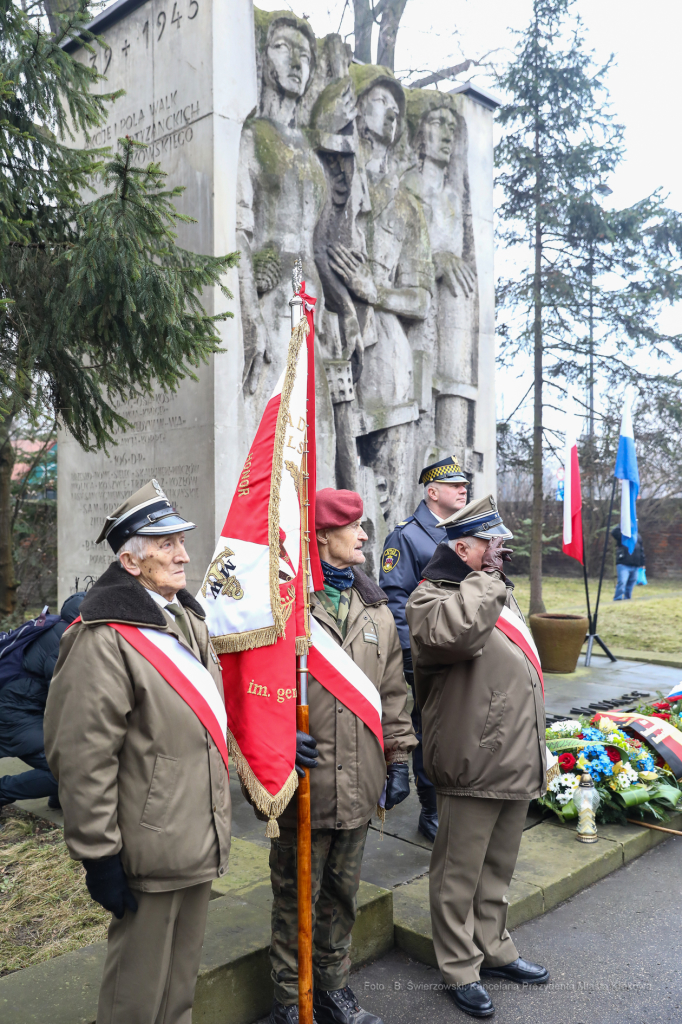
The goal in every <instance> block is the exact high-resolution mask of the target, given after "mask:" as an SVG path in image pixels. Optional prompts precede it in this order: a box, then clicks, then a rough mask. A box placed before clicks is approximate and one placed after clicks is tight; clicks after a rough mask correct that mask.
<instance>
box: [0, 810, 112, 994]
mask: <svg viewBox="0 0 682 1024" xmlns="http://www.w3.org/2000/svg"><path fill="white" fill-rule="evenodd" d="M110 919H111V915H110V914H109V913H107V911H106V910H104V909H103V908H102V907H100V906H99V904H97V903H94V902H93V901H92V900H91V899H90V895H89V893H88V890H87V889H86V888H85V876H84V873H83V868H82V867H81V865H80V864H79V863H77V862H76V861H73V860H71V859H70V858H69V854H68V852H67V849H66V844H65V843H64V833H63V831H62V829H61V828H59V827H58V826H57V825H53V824H51V823H50V822H48V821H43V820H42V819H41V818H36V817H34V816H33V815H32V814H25V813H22V812H21V811H19V810H15V809H14V808H12V807H11V806H10V807H5V808H3V809H2V811H0V977H2V976H3V975H5V974H11V973H12V971H18V970H20V969H21V968H22V967H32V966H33V965H34V964H39V963H42V961H43V960H49V959H50V958H51V957H53V956H59V955H60V954H61V953H68V952H69V951H70V950H72V949H80V948H81V947H82V946H87V945H88V944H89V943H91V942H99V940H100V939H104V938H106V934H107V926H108V923H109V920H110Z"/></svg>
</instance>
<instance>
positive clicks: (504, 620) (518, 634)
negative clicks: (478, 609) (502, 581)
mask: <svg viewBox="0 0 682 1024" xmlns="http://www.w3.org/2000/svg"><path fill="white" fill-rule="evenodd" d="M495 625H496V626H497V628H498V629H499V630H501V632H502V633H504V635H505V636H506V637H507V638H508V639H509V640H511V642H512V643H513V644H516V646H517V647H520V648H521V650H522V651H523V653H524V654H525V655H526V657H527V658H528V660H529V662H530V663H531V665H532V666H533V668H534V669H535V671H536V672H537V674H538V675H539V676H540V685H541V686H542V696H543V697H544V695H545V681H544V679H543V678H542V667H541V665H540V655H539V654H538V649H537V647H536V646H535V641H534V640H533V634H532V633H531V631H530V630H529V629H528V626H527V625H526V623H525V622H524V621H523V619H521V618H519V616H518V615H514V612H513V611H511V610H510V609H509V608H507V607H506V606H505V607H504V608H503V609H502V611H501V612H500V617H499V619H498V620H497V622H496V623H495Z"/></svg>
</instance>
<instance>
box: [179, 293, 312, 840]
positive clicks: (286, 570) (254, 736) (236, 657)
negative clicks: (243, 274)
mask: <svg viewBox="0 0 682 1024" xmlns="http://www.w3.org/2000/svg"><path fill="white" fill-rule="evenodd" d="M300 294H301V297H302V298H303V302H304V311H305V317H304V318H303V319H302V320H301V321H300V323H299V325H298V326H297V327H296V328H295V330H293V331H292V334H291V341H290V343H289V350H288V353H287V362H286V366H285V369H284V371H283V373H282V376H281V377H280V379H279V381H278V382H277V385H276V387H275V389H274V391H273V393H272V395H271V397H270V399H269V401H268V403H267V405H266V407H265V410H264V412H263V417H262V419H261V422H260V425H259V427H258V430H257V431H256V436H255V438H254V441H253V444H252V445H251V449H250V451H249V454H248V456H247V458H246V461H245V463H244V467H243V469H242V473H241V476H240V478H239V482H238V484H237V489H236V491H235V494H234V497H233V499H232V503H231V505H230V510H229V512H228V514H227V518H226V520H225V525H224V527H223V530H222V533H221V536H220V538H219V540H218V543H217V545H216V549H215V553H214V556H213V560H212V562H211V564H210V566H209V567H208V569H207V571H206V575H205V577H204V582H203V585H202V587H201V590H200V592H199V594H197V600H198V601H199V602H200V603H201V605H202V606H203V608H204V609H205V611H206V621H207V624H208V628H209V632H210V634H211V637H212V639H213V645H214V647H215V649H216V651H217V652H218V656H219V658H220V662H221V666H222V670H223V687H224V691H225V704H226V707H227V719H228V730H227V740H228V747H229V751H230V754H231V756H232V758H233V760H234V761H235V764H236V767H237V770H238V772H239V775H240V778H241V780H242V782H243V783H244V785H245V787H246V789H247V790H248V793H249V795H250V797H251V799H252V800H253V802H254V804H255V806H256V807H257V808H258V809H259V810H260V811H262V812H263V813H264V814H267V815H268V817H269V818H270V819H271V820H270V824H269V826H268V832H267V834H268V835H271V836H273V835H277V834H278V829H277V825H276V822H275V821H274V820H273V819H275V818H277V817H279V815H280V814H281V813H282V811H283V810H284V808H285V807H286V805H287V803H288V802H289V800H290V799H291V797H292V796H293V794H294V792H295V789H296V784H297V778H298V777H297V775H296V772H295V769H294V761H295V757H296V653H297V649H298V651H299V653H302V652H304V651H306V650H307V648H308V643H309V635H308V628H309V627H308V624H307V623H306V622H305V619H304V615H303V604H304V602H303V593H304V587H305V586H308V587H310V588H311V589H321V588H322V586H323V581H322V569H321V566H320V561H319V555H318V553H317V547H316V545H315V543H314V541H315V533H314V529H313V524H314V521H315V489H316V483H315V351H314V346H315V340H314V324H313V309H314V305H315V299H313V298H311V297H310V296H308V295H306V294H305V285H302V286H301V291H300ZM306 451H307V466H308V502H309V504H308V506H307V518H308V523H309V526H310V528H309V531H308V532H309V535H310V541H311V544H310V564H309V567H306V566H304V565H302V558H301V522H302V519H301V500H300V494H301V484H302V472H303V468H304V454H305V453H306ZM306 568H309V572H310V578H309V579H308V577H307V575H306Z"/></svg>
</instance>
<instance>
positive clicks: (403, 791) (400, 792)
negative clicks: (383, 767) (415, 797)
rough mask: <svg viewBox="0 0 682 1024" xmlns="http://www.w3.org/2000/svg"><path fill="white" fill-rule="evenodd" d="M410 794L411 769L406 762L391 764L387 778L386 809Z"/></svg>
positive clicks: (399, 802)
mask: <svg viewBox="0 0 682 1024" xmlns="http://www.w3.org/2000/svg"><path fill="white" fill-rule="evenodd" d="M409 795H410V769H409V766H408V765H406V764H389V766H388V769H387V779H386V804H385V806H386V810H387V811H390V809H391V807H395V805H396V804H401V803H402V802H403V800H405V799H406V798H407V797H408V796H409Z"/></svg>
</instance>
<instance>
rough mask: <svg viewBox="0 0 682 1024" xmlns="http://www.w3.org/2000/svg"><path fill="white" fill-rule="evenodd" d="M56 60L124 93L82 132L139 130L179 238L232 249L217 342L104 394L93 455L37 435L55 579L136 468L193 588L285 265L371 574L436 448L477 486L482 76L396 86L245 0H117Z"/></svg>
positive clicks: (483, 329)
mask: <svg viewBox="0 0 682 1024" xmlns="http://www.w3.org/2000/svg"><path fill="white" fill-rule="evenodd" d="M93 30H94V31H96V32H97V33H98V35H100V36H101V37H102V38H103V40H104V46H103V47H97V48H96V51H97V52H96V54H95V55H92V54H89V53H88V52H87V51H86V50H85V49H84V48H83V47H82V46H80V44H79V43H78V41H77V40H74V41H72V42H70V43H69V44H67V45H68V47H69V48H70V49H71V50H72V52H74V54H75V55H76V57H77V59H79V60H83V61H86V60H87V61H89V62H93V63H95V64H96V66H97V68H98V69H99V70H101V71H102V72H103V73H104V74H105V75H106V81H105V82H103V83H102V84H101V86H102V91H103V92H104V91H114V90H118V89H123V90H125V94H124V95H122V96H121V97H120V98H119V99H118V100H117V101H116V102H115V103H114V104H113V105H112V107H111V110H110V116H109V120H108V122H107V124H106V125H105V126H104V127H103V128H102V129H100V130H99V131H98V132H97V133H96V134H95V135H94V136H93V137H92V138H91V139H89V140H81V141H82V142H86V144H88V145H91V146H101V145H110V146H114V147H115V146H116V145H117V139H118V138H119V137H121V136H122V135H129V136H131V137H133V138H135V139H137V140H138V141H140V142H143V143H145V145H146V146H147V149H146V150H141V151H140V153H139V156H138V159H139V160H140V161H141V162H142V161H146V160H150V159H153V160H156V161H158V162H160V163H161V166H162V168H163V170H165V171H166V172H167V173H168V180H169V184H170V185H178V184H179V185H183V186H185V192H184V194H183V196H182V197H181V199H180V201H179V202H178V208H179V210H180V211H181V212H182V213H186V214H189V215H190V216H191V217H192V218H194V222H193V223H185V224H183V225H182V227H181V233H180V237H179V241H180V243H181V244H182V245H185V246H186V247H187V248H189V249H192V250H194V251H196V252H207V253H213V254H222V253H225V252H230V251H233V250H235V249H239V250H240V251H241V261H240V265H239V269H238V272H237V271H233V272H231V274H230V276H229V278H228V281H227V283H228V286H229V287H230V289H231V291H232V292H233V294H234V299H233V300H232V301H226V300H225V299H224V298H223V297H222V295H215V294H207V295H206V296H205V304H206V308H207V309H208V311H209V312H219V311H221V310H224V309H225V308H226V306H227V308H230V309H231V310H232V311H233V312H234V319H232V320H228V321H225V322H224V324H223V325H222V326H221V328H220V331H221V336H222V339H223V347H224V349H225V352H224V354H221V355H219V356H216V357H214V359H213V360H212V362H211V364H210V366H207V367H204V368H202V370H201V371H200V374H199V378H200V379H199V381H198V382H191V381H188V382H185V383H183V385H182V386H181V388H180V389H179V391H178V393H177V394H176V395H164V394H162V393H159V394H157V395H156V396H155V397H154V398H153V399H152V400H143V401H140V402H138V403H128V404H124V405H122V406H120V407H119V411H120V412H122V413H123V414H124V415H125V416H126V417H127V418H128V419H129V420H130V421H131V422H132V424H133V428H132V430H130V431H129V432H128V433H125V434H121V435H119V436H118V437H117V440H118V444H117V445H115V446H111V448H110V449H109V451H108V453H88V454H86V453H84V452H82V451H81V449H80V448H79V447H78V445H77V444H76V443H75V441H73V440H72V439H71V438H70V437H69V436H68V435H66V434H64V433H62V434H61V436H60V442H59V506H58V507H59V581H60V595H61V596H62V597H63V596H64V595H66V594H67V593H68V592H69V591H70V590H71V589H73V585H74V579H75V577H79V578H80V579H81V585H82V580H83V579H84V577H86V576H88V575H92V576H98V575H99V574H100V573H101V572H102V571H103V569H104V568H105V567H106V565H107V564H108V563H109V561H110V559H111V556H110V552H109V551H108V549H105V548H104V547H103V546H99V547H98V546H97V545H95V543H94V537H95V536H96V535H97V533H98V531H99V527H100V524H101V520H102V519H103V517H104V516H105V515H106V513H107V512H108V511H110V510H111V509H112V508H113V507H115V506H116V505H117V504H118V503H119V502H120V501H121V500H122V499H123V497H124V496H125V495H126V494H128V493H130V491H131V490H132V489H134V488H135V487H137V486H138V485H140V484H141V483H143V482H144V481H145V480H148V479H149V478H151V477H156V478H157V479H158V480H159V481H160V482H161V483H162V485H163V486H164V488H165V489H166V491H167V493H168V494H169V496H170V497H171V499H174V500H176V501H177V502H178V504H179V506H180V508H181V509H182V511H183V513H184V514H185V515H187V516H188V517H189V518H190V519H192V520H193V521H194V522H195V523H196V524H197V526H198V527H199V529H198V530H197V531H196V533H194V534H193V535H192V538H191V540H192V543H191V546H190V553H191V555H192V564H191V566H190V572H189V573H188V576H189V579H190V587H191V588H193V589H197V588H198V586H199V584H200V581H201V579H202V578H203V574H204V570H205V568H206V565H207V564H208V562H209V561H210V557H211V553H212V551H213V547H214V543H215V538H216V536H217V535H218V534H219V532H220V528H221V526H222V524H223V520H224V517H225V514H226V511H227V507H228V504H229V501H230V498H231V496H232V493H233V491H234V488H235V486H236V484H237V481H238V478H239V474H240V471H241V468H242V465H243V462H244V459H245V457H246V454H247V452H248V449H249V446H250V444H251V441H252V439H253V436H254V433H255V430H256V426H257V424H258V421H259V418H260V416H261V414H262V412H263V409H264V407H265V404H266V402H267V399H268V397H269V394H270V392H271V390H272V388H273V386H274V384H275V382H276V380H277V378H278V376H279V374H280V372H281V370H282V367H283V363H284V360H285V356H286V349H287V342H288V336H289V330H290V326H289V323H290V320H289V306H288V300H289V298H290V281H291V271H292V268H293V264H294V261H295V259H296V258H297V257H298V256H300V257H301V258H302V260H303V267H304V277H305V280H306V290H307V291H308V292H309V293H310V294H313V295H315V296H316V297H317V305H316V331H317V351H316V390H317V437H318V482H319V486H321V487H323V486H339V487H349V488H352V489H357V490H359V491H360V492H361V493H362V495H363V498H364V501H365V516H366V521H365V527H366V529H367V532H368V534H369V537H370V543H369V544H368V556H369V557H368V563H369V568H370V569H371V570H373V571H375V570H376V567H377V564H378V555H379V553H380V551H381V545H382V541H383V538H384V537H385V535H386V533H387V531H388V530H389V529H392V527H393V526H394V525H395V523H396V522H397V521H399V520H400V519H402V518H404V517H405V516H407V515H408V514H410V513H411V512H412V510H413V508H414V507H415V506H416V504H417V502H418V501H419V498H420V493H419V492H420V488H419V487H418V486H417V483H416V481H417V475H418V470H419V469H420V468H421V466H423V465H425V464H426V463H427V462H430V461H436V460H437V459H439V458H441V457H443V456H444V455H446V454H455V455H456V456H457V457H458V458H459V459H460V461H461V463H462V464H463V467H464V468H465V470H466V471H467V472H468V473H469V474H470V475H471V478H472V482H473V495H474V496H475V495H480V494H482V493H485V491H487V490H493V489H494V486H495V392H494V292H493V265H492V261H493V205H492V110H493V108H494V106H495V105H496V102H495V100H494V99H493V98H492V97H490V96H489V95H488V94H487V93H486V92H485V91H484V90H482V89H480V88H478V87H475V86H472V85H466V86H460V87H459V88H458V89H456V90H454V91H453V92H450V93H444V92H438V91H435V90H419V89H405V88H403V86H402V85H401V84H400V83H399V82H398V81H397V80H396V79H395V78H394V77H393V75H392V73H391V72H390V71H388V70H387V69H386V68H382V67H377V66H373V65H361V64H357V63H353V62H352V54H351V51H350V48H349V47H348V46H347V45H346V44H344V42H343V41H342V40H341V38H340V37H339V36H337V35H329V36H327V37H326V38H324V39H317V38H316V37H315V34H314V32H313V29H312V27H311V26H310V25H309V23H308V21H307V20H305V19H303V18H299V17H297V16H296V15H295V14H293V13H291V12H290V11H278V12H274V13H265V12H262V11H259V10H258V9H257V8H256V9H254V8H253V6H252V3H251V0H229V2H225V0H223V2H218V0H118V2H117V3H115V4H114V5H113V6H112V7H110V8H108V9H107V10H106V11H104V12H103V13H102V14H100V15H99V16H98V18H97V19H95V22H94V23H93Z"/></svg>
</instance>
